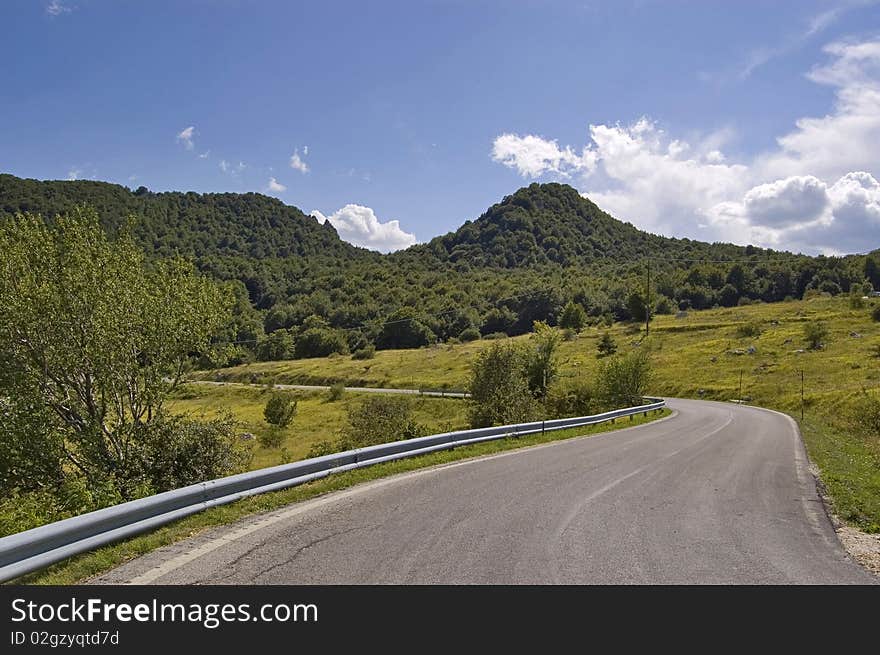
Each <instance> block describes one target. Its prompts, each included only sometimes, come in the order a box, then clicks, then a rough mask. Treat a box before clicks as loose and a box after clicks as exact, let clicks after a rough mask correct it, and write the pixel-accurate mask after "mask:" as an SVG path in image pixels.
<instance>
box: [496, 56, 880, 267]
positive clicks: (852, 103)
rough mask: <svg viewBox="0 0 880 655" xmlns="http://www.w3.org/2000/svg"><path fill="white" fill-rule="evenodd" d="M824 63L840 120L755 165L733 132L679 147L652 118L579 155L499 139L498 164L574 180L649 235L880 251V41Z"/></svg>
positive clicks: (602, 138)
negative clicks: (732, 151)
mask: <svg viewBox="0 0 880 655" xmlns="http://www.w3.org/2000/svg"><path fill="white" fill-rule="evenodd" d="M825 52H826V53H827V54H828V55H829V61H828V63H827V64H825V65H823V66H818V67H816V68H814V69H813V70H812V71H810V72H809V74H808V79H810V80H811V81H813V82H815V83H817V84H823V85H830V86H831V87H832V88H833V89H834V92H835V101H834V105H833V107H832V108H831V111H830V112H829V113H828V114H827V115H825V116H822V117H803V118H800V119H799V120H797V121H796V122H795V125H794V127H793V128H792V129H791V130H789V131H788V132H787V133H785V134H783V135H782V136H780V137H779V138H778V139H777V146H776V147H775V148H773V149H771V150H769V151H767V152H763V153H759V154H757V155H755V156H752V157H750V158H746V159H743V160H740V161H735V160H733V161H732V160H731V159H730V158H729V157H728V156H727V155H726V154H725V153H724V148H725V144H726V142H728V141H729V140H730V139H731V138H732V137H733V134H732V132H731V130H729V129H721V130H718V131H717V132H715V133H712V134H709V135H706V136H703V137H694V138H691V139H689V140H683V139H673V138H670V137H669V136H668V135H667V134H666V133H665V132H664V131H663V130H662V129H660V128H659V127H658V125H657V124H656V123H655V122H653V121H651V120H649V119H647V118H642V119H640V120H638V121H636V122H635V123H633V124H631V125H620V124H615V125H590V126H589V136H590V140H589V142H588V143H587V145H585V146H584V147H583V148H582V149H581V153H582V154H581V155H577V154H576V153H575V149H574V148H573V147H571V146H566V147H560V146H559V145H557V143H556V142H555V141H549V140H547V139H542V138H539V137H526V138H525V139H523V138H520V137H515V136H513V135H509V134H502V135H501V136H499V137H498V139H496V141H495V146H494V147H493V151H492V156H493V159H495V160H496V161H499V162H500V163H503V164H504V165H506V166H509V167H511V168H514V169H516V170H517V171H518V172H519V173H520V174H521V175H523V176H524V177H535V176H537V175H540V174H545V173H549V174H550V175H551V177H555V178H558V179H560V178H561V179H568V178H570V177H571V175H572V173H574V172H577V173H579V174H580V175H579V176H578V178H577V179H576V181H575V182H576V184H577V186H578V188H580V189H581V190H582V191H583V192H584V194H585V195H586V196H587V197H589V198H590V199H591V200H593V201H594V202H596V203H597V204H598V205H599V206H600V207H602V208H603V209H605V210H607V211H609V212H610V213H611V214H613V215H615V216H617V217H618V218H621V219H623V220H627V221H630V222H632V223H634V224H635V225H637V226H639V227H640V228H642V229H646V230H649V231H652V232H660V233H665V234H672V235H676V236H688V237H691V238H697V239H701V240H708V241H714V240H719V241H731V242H734V243H755V244H758V245H764V246H772V247H783V248H792V249H805V250H808V251H814V252H815V251H824V252H838V251H849V252H853V251H862V250H866V249H869V248H875V247H877V246H878V245H880V239H878V238H877V237H873V238H872V237H871V236H869V234H866V233H865V232H864V230H865V229H867V228H868V227H871V228H872V229H874V230H875V232H874V234H876V233H877V232H876V225H877V224H876V212H877V204H876V203H877V200H876V198H877V196H876V193H877V191H876V188H875V186H874V185H875V184H876V179H877V178H878V177H880V159H878V157H877V144H880V41H866V42H861V43H856V42H849V43H834V44H831V45H829V46H827V47H826V48H825ZM526 139H529V140H528V141H527V140H526ZM858 230H862V233H861V234H859V233H858Z"/></svg>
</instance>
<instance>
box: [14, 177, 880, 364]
mask: <svg viewBox="0 0 880 655" xmlns="http://www.w3.org/2000/svg"><path fill="white" fill-rule="evenodd" d="M77 203H87V204H89V205H92V206H93V207H95V208H96V209H97V210H98V212H99V214H100V216H101V220H102V222H103V224H104V226H105V227H106V228H107V229H108V231H110V232H111V233H112V232H113V231H115V230H116V229H118V227H119V226H120V225H121V224H122V223H123V222H124V221H126V219H127V217H129V216H131V217H133V218H134V227H133V230H134V234H135V237H136V239H137V240H138V241H139V243H140V244H141V246H142V247H143V248H144V250H145V251H146V252H147V253H149V254H150V255H151V256H154V257H165V256H169V255H173V254H181V255H184V256H186V257H188V258H191V259H192V260H193V261H194V262H195V264H196V266H197V267H198V268H199V269H200V270H201V271H202V272H203V273H205V274H206V275H209V276H211V277H213V278H215V279H218V280H221V281H226V282H228V283H229V284H231V285H232V287H233V290H234V292H235V294H236V297H237V303H236V310H235V318H234V320H233V322H232V324H230V325H229V326H228V328H227V329H226V330H225V331H224V332H223V334H221V335H220V336H219V337H218V344H217V352H215V353H213V354H212V355H211V356H210V357H209V358H208V359H207V360H206V361H205V362H204V363H205V365H222V364H229V363H236V362H240V361H246V360H247V359H249V358H253V357H257V358H261V359H281V358H286V357H307V356H317V355H326V354H328V353H333V352H347V351H356V350H361V351H362V353H361V354H360V355H359V356H368V349H369V348H371V347H373V346H375V347H379V348H392V347H417V346H421V345H425V344H428V343H431V342H433V341H435V340H441V341H446V340H449V339H454V338H455V339H458V338H461V339H466V338H474V337H479V336H480V335H481V334H482V335H488V334H493V333H506V334H510V335H513V334H521V333H523V332H528V331H530V330H531V329H532V325H533V322H534V321H536V320H541V321H548V322H549V323H550V324H555V323H556V322H557V320H558V319H559V317H560V315H561V313H562V311H563V308H564V307H565V306H566V305H567V304H568V303H569V302H573V303H576V304H579V305H581V306H582V307H583V308H584V309H585V310H586V313H587V314H588V316H589V317H590V320H591V321H593V322H597V321H610V320H630V319H634V318H636V319H639V318H642V317H643V316H644V314H645V311H646V308H647V309H649V310H650V311H651V312H660V313H663V312H672V311H678V310H679V309H686V308H694V309H703V308H708V307H712V306H715V305H723V306H732V305H736V304H744V303H751V302H775V301H779V300H784V299H786V298H800V297H802V296H803V295H804V294H805V293H829V294H839V293H848V292H850V291H857V292H861V291H863V290H864V289H866V288H871V287H873V288H880V255H877V254H874V255H871V256H867V257H866V256H858V255H852V256H847V257H823V256H819V257H810V256H807V255H800V254H792V253H787V252H778V251H772V250H765V249H761V248H756V247H754V246H735V245H731V244H723V243H714V244H709V243H704V242H700V241H694V240H690V239H674V238H668V237H663V236H658V235H653V234H648V233H646V232H643V231H641V230H638V229H637V228H635V227H634V226H633V225H631V224H629V223H624V222H621V221H618V220H616V219H615V218H613V217H612V216H610V215H609V214H607V213H606V212H604V211H602V210H601V209H599V207H597V206H596V205H595V204H593V203H592V202H590V201H589V200H588V199H586V198H584V197H582V196H581V195H580V194H579V193H578V192H577V191H576V190H575V189H573V188H571V187H570V186H567V185H564V184H532V185H530V186H528V187H525V188H522V189H520V190H518V191H517V192H515V193H514V194H512V195H510V196H507V197H505V198H504V199H503V200H502V201H501V202H499V203H497V204H495V205H493V206H492V207H490V208H489V209H488V210H487V211H486V212H485V213H484V214H483V215H481V216H480V217H479V218H477V219H476V220H474V221H467V222H465V223H464V224H463V225H462V226H461V227H460V228H459V229H458V230H456V231H454V232H451V233H449V234H446V235H443V236H439V237H436V238H435V239H432V240H431V241H430V242H429V243H426V244H419V245H416V246H413V247H411V248H409V249H407V250H404V251H401V252H397V253H392V254H390V255H380V254H378V253H375V252H371V251H368V250H364V249H362V248H356V247H354V246H352V245H350V244H348V243H346V242H344V241H342V240H341V239H340V238H339V236H338V235H337V234H336V232H335V230H334V229H333V228H332V227H331V226H330V225H329V224H326V223H325V224H324V225H320V224H319V223H318V222H317V221H316V220H315V219H314V218H312V217H310V216H306V215H305V214H303V213H302V212H301V211H300V210H299V209H297V208H295V207H292V206H288V205H285V204H283V203H281V202H280V201H279V200H277V199H275V198H270V197H267V196H263V195H261V194H257V193H246V194H233V193H221V194H198V193H178V192H169V193H153V192H151V191H149V190H147V189H145V188H143V187H141V188H139V189H137V190H135V191H131V190H129V189H127V188H126V187H123V186H119V185H115V184H108V183H104V182H91V181H70V182H68V181H55V182H41V181H37V180H24V179H20V178H17V177H14V176H11V175H0V220H2V217H3V215H4V214H6V215H9V214H13V213H15V212H19V211H31V212H36V213H40V214H42V215H43V216H45V217H47V218H49V219H51V218H52V217H53V216H55V215H56V214H58V213H59V212H63V211H65V210H67V209H69V208H70V207H72V206H73V205H74V204H77ZM649 269H650V278H649ZM649 279H650V284H649Z"/></svg>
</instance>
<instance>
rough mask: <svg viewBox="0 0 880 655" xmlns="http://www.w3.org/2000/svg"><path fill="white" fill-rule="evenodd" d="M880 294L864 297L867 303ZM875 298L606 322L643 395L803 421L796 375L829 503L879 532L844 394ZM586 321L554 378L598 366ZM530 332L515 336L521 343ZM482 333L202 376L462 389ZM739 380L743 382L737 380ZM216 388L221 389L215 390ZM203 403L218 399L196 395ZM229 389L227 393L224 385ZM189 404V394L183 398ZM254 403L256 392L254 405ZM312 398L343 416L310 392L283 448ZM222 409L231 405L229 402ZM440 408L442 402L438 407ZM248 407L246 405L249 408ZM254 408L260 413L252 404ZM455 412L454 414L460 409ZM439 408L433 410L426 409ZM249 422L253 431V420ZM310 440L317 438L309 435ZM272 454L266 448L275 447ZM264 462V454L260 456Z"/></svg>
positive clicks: (879, 483) (876, 499)
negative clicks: (647, 372) (646, 386)
mask: <svg viewBox="0 0 880 655" xmlns="http://www.w3.org/2000/svg"><path fill="white" fill-rule="evenodd" d="M878 302H880V301H878V300H876V299H875V300H873V303H874V305H876V304H877V303H878ZM871 307H872V304H871V303H870V302H869V303H868V304H867V306H866V307H865V308H862V309H851V308H850V304H849V299H848V298H845V297H837V298H829V297H817V298H813V299H810V300H805V301H792V302H786V303H775V304H755V305H748V306H743V307H734V308H726V309H713V310H705V311H700V312H690V313H689V314H688V315H687V316H686V317H682V318H676V317H675V316H658V317H657V318H656V319H655V320H654V321H653V322H652V325H651V334H650V337H649V338H647V339H645V338H644V336H645V335H644V326H639V325H629V324H615V325H614V326H613V327H611V328H610V329H609V330H608V331H609V332H610V333H611V334H612V336H613V337H614V339H615V340H616V342H617V344H618V347H619V352H621V353H625V352H628V351H630V350H632V349H634V348H650V349H651V351H652V353H653V361H654V373H655V374H654V379H653V383H652V386H651V392H652V393H654V394H657V395H667V396H681V397H691V398H706V399H715V400H732V399H737V398H744V399H745V400H746V401H747V402H749V403H751V404H756V405H762V406H766V407H771V408H774V409H778V410H781V411H785V412H788V413H790V414H791V415H792V416H794V417H795V418H797V419H799V418H800V406H801V400H800V398H801V378H800V371H803V372H804V397H805V403H804V404H805V407H806V414H805V419H806V420H805V421H804V422H803V424H802V431H803V435H804V440H805V442H806V445H807V449H808V452H809V454H810V457H811V458H812V460H813V461H814V463H815V464H816V465H817V466H818V467H819V469H820V471H821V472H822V479H823V481H824V483H825V484H826V486H827V488H828V491H829V493H830V496H831V498H832V500H833V503H834V507H835V511H836V512H837V513H838V514H839V515H840V516H841V517H842V518H843V519H845V520H847V521H849V522H850V523H852V524H854V525H857V526H859V527H861V528H862V529H865V530H868V531H871V532H877V531H880V439H878V436H877V435H866V434H860V433H859V432H858V430H855V429H852V425H851V421H850V417H851V414H852V407H853V400H854V399H855V398H856V397H857V396H858V394H860V393H861V392H862V390H863V389H865V390H869V391H874V392H876V391H877V390H878V389H880V359H878V358H877V357H876V356H875V355H876V350H875V349H876V347H877V346H878V344H880V323H878V322H876V321H873V320H872V319H871V316H870V310H871ZM817 321H823V322H825V323H826V324H827V325H828V327H829V329H830V336H829V338H828V340H827V342H826V345H825V347H824V348H823V349H821V350H815V351H813V350H809V349H808V348H807V344H806V341H805V339H804V332H803V331H804V325H805V324H807V323H808V322H817ZM745 324H756V325H757V326H759V329H760V334H759V335H758V336H751V337H740V336H738V327H740V326H742V325H745ZM604 331H605V330H600V329H597V328H588V329H587V330H585V331H584V332H583V333H581V335H579V336H578V337H577V338H576V339H574V340H572V341H569V342H565V343H563V344H562V347H561V362H562V366H561V375H562V376H571V377H586V378H588V379H589V378H591V377H592V376H593V375H594V374H595V372H596V370H597V367H598V365H599V360H597V358H596V343H597V341H598V339H599V337H600V336H601V334H602V332H604ZM528 338H529V337H528V336H527V335H526V336H521V337H516V338H515V339H514V340H516V341H524V340H527V339H528ZM488 343H489V342H486V341H478V342H473V343H469V344H456V345H436V346H433V347H427V348H421V349H418V350H397V351H380V352H377V353H376V357H375V358H374V359H372V360H367V361H357V360H353V359H351V358H350V357H343V356H337V357H330V358H326V359H308V360H294V361H284V362H264V363H256V364H250V365H244V366H238V367H235V368H229V369H223V370H220V371H202V372H199V373H197V374H196V375H195V377H199V378H201V379H208V380H217V379H222V380H229V381H239V382H253V381H267V380H274V381H275V382H278V383H291V384H331V383H335V382H342V383H345V384H347V385H357V386H378V387H407V388H423V389H441V388H447V389H462V388H464V387H465V386H466V383H467V375H468V371H469V366H470V361H471V360H472V358H473V357H474V355H475V354H476V353H477V352H479V350H480V349H482V348H484V347H486V346H487V345H488ZM740 384H741V385H742V386H741V388H740ZM224 392H225V390H224ZM205 393H206V396H205V397H204V398H203V399H202V401H201V402H202V403H203V406H204V407H209V406H210V405H212V404H216V403H217V402H219V401H218V400H215V399H214V398H213V397H210V396H212V395H213V394H214V393H218V392H214V391H212V392H205ZM230 393H231V392H230ZM433 400H434V401H435V402H434V403H430V402H428V401H429V399H427V398H422V399H420V402H421V403H424V404H423V405H421V407H420V409H419V410H418V411H419V414H418V415H419V420H420V421H422V422H424V423H428V422H429V421H430V417H431V415H432V413H433V412H435V411H436V412H440V411H445V413H444V414H443V415H442V418H438V421H437V422H436V423H432V424H431V425H432V426H433V425H439V424H444V423H450V424H452V425H456V426H458V425H463V424H464V405H463V404H459V405H450V404H449V403H454V402H456V401H449V400H440V399H433ZM187 402H190V401H187ZM257 402H258V401H257V400H256V398H254V403H257ZM308 403H315V405H314V407H315V410H316V411H318V414H317V415H316V416H319V417H321V420H322V421H323V423H324V425H325V426H329V425H331V424H332V425H338V424H339V423H334V421H339V420H344V417H343V416H342V414H338V413H335V412H336V409H337V408H331V407H329V405H327V404H324V405H321V401H320V400H319V399H317V398H316V399H314V400H309V401H308V402H307V403H304V404H303V403H301V411H302V412H303V413H302V416H301V418H298V419H297V420H296V421H295V422H294V426H293V428H292V430H293V431H296V430H301V431H302V436H301V437H299V441H297V437H294V436H293V432H292V433H291V438H290V444H291V445H290V446H288V449H289V450H290V452H291V453H293V452H297V453H299V452H303V451H302V449H300V450H294V448H295V447H296V446H297V444H298V443H300V442H305V441H308V440H309V439H312V438H313V437H312V436H311V435H313V434H315V433H314V432H312V431H311V429H310V428H309V427H308V425H309V424H310V421H311V419H309V418H307V416H308V415H309V412H311V411H312V410H311V408H310V406H309V405H308ZM230 406H232V407H233V408H234V411H236V413H238V412H239V411H240V410H239V408H238V406H237V404H236V403H235V402H231V403H230ZM441 408H445V409H441ZM257 409H258V407H257V405H256V404H251V405H248V409H247V410H246V411H245V409H244V408H242V409H241V411H242V412H243V413H249V414H250V415H251V416H254V415H255V414H256V419H257V421H259V416H258V412H257ZM260 411H261V410H260ZM458 412H460V414H459V413H458ZM435 416H437V417H440V416H441V415H440V414H437V415H435ZM255 429H256V428H255ZM314 438H315V439H317V438H318V437H317V436H315V437H314ZM273 456H274V455H273ZM267 457H268V458H267V459H265V460H260V461H266V462H269V461H274V460H271V457H269V454H267Z"/></svg>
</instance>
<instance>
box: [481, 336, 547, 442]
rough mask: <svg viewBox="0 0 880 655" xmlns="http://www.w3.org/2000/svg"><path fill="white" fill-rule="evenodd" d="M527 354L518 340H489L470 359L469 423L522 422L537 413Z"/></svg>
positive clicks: (482, 424)
mask: <svg viewBox="0 0 880 655" xmlns="http://www.w3.org/2000/svg"><path fill="white" fill-rule="evenodd" d="M529 364H530V354H529V353H528V352H527V351H526V350H525V349H524V348H522V347H521V346H520V345H518V344H507V343H492V345H490V346H489V347H488V348H484V349H483V350H481V351H480V352H479V353H477V356H476V357H475V358H474V360H473V362H472V363H471V376H470V380H469V383H468V393H470V395H471V398H470V409H469V420H470V424H471V427H474V428H482V427H488V426H491V425H508V424H511V423H522V422H525V421H528V420H531V419H533V418H534V417H535V416H536V415H537V409H538V407H537V404H536V402H535V399H534V396H533V395H532V392H531V390H530V389H529V380H528V377H527V374H526V372H527V370H528V368H529Z"/></svg>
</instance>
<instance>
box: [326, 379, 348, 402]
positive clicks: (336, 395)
mask: <svg viewBox="0 0 880 655" xmlns="http://www.w3.org/2000/svg"><path fill="white" fill-rule="evenodd" d="M343 395H345V385H344V384H343V383H342V382H337V383H336V384H333V385H330V391H329V392H328V394H327V398H328V399H329V400H330V402H335V401H337V400H339V399H340V398H342V396H343Z"/></svg>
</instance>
